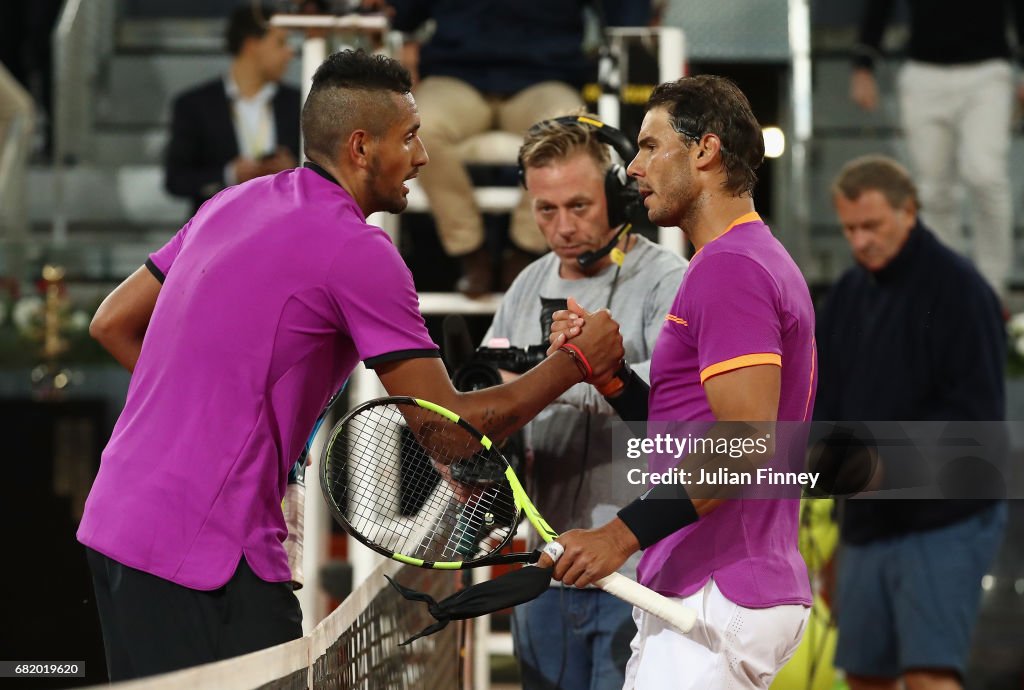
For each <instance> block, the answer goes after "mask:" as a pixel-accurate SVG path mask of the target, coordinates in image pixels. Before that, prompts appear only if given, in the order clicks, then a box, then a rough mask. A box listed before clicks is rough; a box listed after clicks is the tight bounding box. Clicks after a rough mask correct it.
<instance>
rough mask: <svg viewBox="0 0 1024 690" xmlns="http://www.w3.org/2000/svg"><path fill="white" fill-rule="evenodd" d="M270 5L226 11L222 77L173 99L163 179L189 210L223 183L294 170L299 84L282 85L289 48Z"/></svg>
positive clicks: (213, 192)
mask: <svg viewBox="0 0 1024 690" xmlns="http://www.w3.org/2000/svg"><path fill="white" fill-rule="evenodd" d="M273 14H274V12H273V10H272V9H271V8H270V7H266V6H264V7H262V8H259V7H257V8H255V9H254V8H253V6H252V5H250V4H248V3H246V4H245V5H242V6H239V7H238V8H237V9H236V10H235V11H234V12H232V14H231V17H230V19H229V20H228V27H227V36H226V38H227V47H228V51H229V52H230V53H231V55H232V56H234V59H233V60H232V62H231V68H230V70H229V71H228V73H227V74H225V75H224V76H222V77H217V78H216V79H213V80H211V81H209V82H206V83H204V84H201V85H199V86H197V87H195V88H194V89H191V90H189V91H186V92H185V93H183V94H181V95H180V96H178V97H177V98H176V99H175V101H174V109H173V115H172V118H171V139H170V142H169V143H168V145H167V156H166V161H165V180H164V184H165V186H166V188H167V191H168V192H170V193H171V194H174V195H176V196H184V197H188V198H189V199H191V200H192V202H193V211H194V210H195V209H198V208H199V206H200V205H201V204H202V203H203V202H204V201H206V200H207V199H209V198H210V197H211V196H213V195H214V194H216V193H217V192H219V191H220V190H221V189H224V188H225V187H229V186H231V185H233V184H238V183H239V182H245V181H247V180H251V179H253V178H255V177H260V176H262V175H271V174H273V173H277V172H280V171H282V170H286V169H288V168H293V167H295V166H296V165H297V164H298V156H299V107H300V103H301V97H300V95H299V92H298V90H297V89H295V88H293V87H291V86H287V85H285V84H282V83H280V80H281V78H282V77H283V76H284V73H285V70H287V69H288V63H289V62H291V59H292V57H293V51H292V49H291V47H290V46H289V44H288V34H287V32H286V31H285V30H284V29H280V28H276V27H271V26H270V25H269V24H268V23H267V22H268V20H269V19H270V17H271V15H273Z"/></svg>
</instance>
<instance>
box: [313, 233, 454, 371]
mask: <svg viewBox="0 0 1024 690" xmlns="http://www.w3.org/2000/svg"><path fill="white" fill-rule="evenodd" d="M328 290H329V293H330V295H331V299H332V300H333V302H334V306H335V309H336V310H337V312H338V314H339V316H340V318H341V320H342V322H343V324H344V327H345V329H346V330H347V332H348V334H349V337H350V338H352V342H353V343H354V344H355V348H356V351H357V352H358V353H359V358H360V359H361V360H363V363H364V364H365V365H366V366H367V367H368V368H371V369H372V368H373V367H375V366H377V365H378V364H383V363H384V362H390V361H395V360H400V359H411V358H415V357H440V352H439V351H438V347H437V345H436V344H435V343H434V341H433V340H431V338H430V334H429V333H428V332H427V327H426V324H425V323H424V321H423V315H422V314H420V309H419V297H418V295H417V294H416V288H415V286H414V284H413V280H412V273H410V272H409V268H408V267H407V266H406V265H405V262H404V261H402V257H401V255H400V254H399V253H398V250H397V249H395V246H394V245H393V244H391V240H390V239H388V237H387V235H385V234H384V233H383V231H381V230H380V229H379V228H375V227H373V226H366V228H365V230H364V231H361V232H360V233H359V235H358V237H357V238H356V239H354V240H352V241H350V242H348V243H346V244H345V246H344V247H343V248H342V250H341V251H340V252H339V254H338V256H337V257H336V258H335V260H334V262H333V263H332V266H331V279H330V281H329V284H328Z"/></svg>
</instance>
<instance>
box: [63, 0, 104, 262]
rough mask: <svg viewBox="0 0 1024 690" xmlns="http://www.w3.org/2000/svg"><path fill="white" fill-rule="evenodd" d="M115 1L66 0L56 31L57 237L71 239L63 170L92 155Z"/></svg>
mask: <svg viewBox="0 0 1024 690" xmlns="http://www.w3.org/2000/svg"><path fill="white" fill-rule="evenodd" d="M115 13H116V6H115V0H67V2H66V3H65V4H64V8H63V9H62V10H61V14H60V19H59V20H58V22H57V28H56V29H55V31H54V34H53V69H54V79H53V111H54V112H53V136H54V158H53V160H54V176H53V179H54V221H53V241H54V244H56V245H61V244H63V243H64V242H65V241H66V240H67V209H66V208H65V207H64V184H63V183H64V171H65V168H66V167H67V166H68V165H72V164H74V163H76V162H78V161H80V160H87V159H88V158H89V157H90V156H91V155H92V146H93V136H92V134H93V125H94V123H95V120H96V94H97V92H98V87H99V83H100V77H101V75H102V72H103V69H104V68H105V67H106V65H107V64H108V62H109V58H110V56H111V55H113V52H114V17H115Z"/></svg>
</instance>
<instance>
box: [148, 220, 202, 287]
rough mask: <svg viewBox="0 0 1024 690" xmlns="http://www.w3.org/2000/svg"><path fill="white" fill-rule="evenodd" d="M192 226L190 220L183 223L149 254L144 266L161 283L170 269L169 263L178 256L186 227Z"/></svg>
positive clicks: (185, 233)
mask: <svg viewBox="0 0 1024 690" xmlns="http://www.w3.org/2000/svg"><path fill="white" fill-rule="evenodd" d="M191 226H192V221H191V220H190V221H189V222H187V223H185V225H184V226H183V227H182V228H181V230H179V231H178V232H177V233H176V234H175V235H174V237H172V238H171V239H170V241H169V242H167V244H165V245H164V246H162V247H160V249H157V250H156V251H155V252H153V253H152V254H150V255H149V258H148V259H147V260H146V268H148V269H149V272H150V273H152V274H153V276H154V277H155V278H156V279H157V280H159V281H160V282H161V283H162V282H164V280H166V278H167V272H168V271H170V270H171V265H172V264H173V263H174V260H175V259H176V258H178V253H179V252H181V246H182V245H183V244H184V242H185V235H187V234H188V229H189V228H190V227H191Z"/></svg>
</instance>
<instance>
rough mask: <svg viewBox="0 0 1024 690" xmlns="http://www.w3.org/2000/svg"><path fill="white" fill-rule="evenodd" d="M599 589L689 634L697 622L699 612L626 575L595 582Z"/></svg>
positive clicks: (614, 575) (615, 574) (612, 575)
mask: <svg viewBox="0 0 1024 690" xmlns="http://www.w3.org/2000/svg"><path fill="white" fill-rule="evenodd" d="M594 584H596V585H597V586H598V587H600V588H601V589H603V590H604V591H606V592H608V593H609V594H613V595H615V596H617V597H618V598H619V599H622V600H623V601H626V602H629V603H630V604H633V606H636V607H637V608H641V609H643V610H644V611H647V612H648V613H650V614H652V615H655V616H657V617H658V618H660V619H662V620H663V621H665V622H666V623H669V624H671V625H673V626H675V627H676V628H678V629H679V630H680V632H683V633H688V632H690V630H692V629H693V624H694V623H696V622H697V612H696V611H694V610H693V609H691V608H690V607H688V606H683V605H682V604H680V603H679V602H677V601H672V600H671V599H669V598H668V597H666V596H664V595H661V594H658V593H657V592H655V591H654V590H652V589H648V588H647V587H644V586H643V585H642V584H640V583H639V582H637V581H636V580H631V579H629V578H628V577H626V576H625V575H620V574H619V573H612V574H611V575H608V576H606V577H602V578H601V579H600V580H598V581H597V582H595V583H594Z"/></svg>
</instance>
